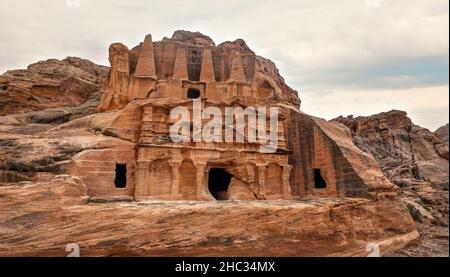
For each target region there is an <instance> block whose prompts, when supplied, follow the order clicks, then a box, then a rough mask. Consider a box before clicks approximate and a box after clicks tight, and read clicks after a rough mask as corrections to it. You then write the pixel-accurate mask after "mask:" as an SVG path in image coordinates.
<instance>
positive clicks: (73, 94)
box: [0, 57, 108, 117]
mask: <svg viewBox="0 0 450 277" xmlns="http://www.w3.org/2000/svg"><path fill="white" fill-rule="evenodd" d="M107 70H108V69H107V68H106V67H104V66H99V65H96V64H94V63H92V62H90V61H88V60H83V59H80V58H73V57H69V58H66V59H64V60H61V61H59V60H56V59H51V60H47V61H42V62H38V63H35V64H32V65H30V66H29V67H28V69H26V70H12V71H8V72H6V73H5V74H3V75H1V76H0V91H1V93H0V116H2V115H7V114H17V113H21V112H31V111H39V110H46V109H54V108H57V109H59V108H70V109H72V117H81V116H84V115H87V114H89V113H92V112H93V111H94V110H95V108H96V106H97V105H98V100H99V99H100V96H101V94H102V93H103V84H104V81H105V77H106V74H107Z"/></svg>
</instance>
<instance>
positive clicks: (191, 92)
mask: <svg viewBox="0 0 450 277" xmlns="http://www.w3.org/2000/svg"><path fill="white" fill-rule="evenodd" d="M187 98H188V99H197V98H200V90H198V89H196V88H189V89H188V91H187Z"/></svg>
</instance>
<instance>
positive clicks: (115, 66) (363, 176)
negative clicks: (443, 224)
mask: <svg viewBox="0 0 450 277" xmlns="http://www.w3.org/2000/svg"><path fill="white" fill-rule="evenodd" d="M109 61H110V63H111V67H110V69H109V73H108V74H107V77H105V76H106V74H105V68H103V67H98V66H95V65H93V64H92V63H89V62H87V61H83V60H80V59H76V58H68V59H66V60H63V61H61V62H59V61H56V60H49V61H47V62H42V63H37V64H35V65H32V66H30V68H29V70H28V71H24V72H23V73H21V74H23V75H20V74H19V75H17V73H14V72H16V71H11V72H8V73H6V74H5V75H3V76H1V77H0V80H6V81H3V83H7V84H8V85H7V89H6V91H8V94H5V96H2V97H6V98H4V99H9V98H11V99H13V100H14V99H16V100H14V101H12V102H11V103H15V104H14V105H15V106H14V107H17V109H16V108H12V106H9V105H10V104H5V105H3V106H0V112H2V113H1V114H2V115H4V116H0V123H1V124H0V146H1V148H0V226H1V227H0V255H5V256H18V255H26V256H38V255H46V256H61V255H64V254H65V252H64V247H65V245H66V244H67V243H72V242H76V243H78V244H79V245H80V246H81V253H82V255H85V256H134V255H145V256H156V255H170V256H186V255H195V256H212V255H214V256H216V255H218V256H224V255H232V256H266V255H273V256H291V255H293V256H366V255H368V253H367V252H366V247H367V244H368V243H378V244H379V245H380V247H381V251H382V253H383V254H388V253H391V252H392V251H394V250H397V249H400V248H402V247H404V246H405V245H406V244H407V243H409V242H410V241H412V240H414V239H416V238H417V236H418V233H417V231H416V227H415V225H414V221H413V219H412V217H411V216H410V213H408V208H407V206H406V205H404V204H403V203H402V202H401V201H400V200H399V199H398V198H397V192H396V187H395V186H394V185H393V184H392V182H391V181H389V179H388V178H387V177H386V176H385V175H384V174H383V172H382V171H381V168H382V169H384V171H385V172H388V171H387V170H386V168H388V167H389V166H391V167H392V165H391V163H393V164H394V167H395V168H392V174H391V175H392V176H396V175H395V174H396V172H402V171H401V170H402V169H401V168H402V165H401V162H402V161H403V160H397V156H396V155H394V156H393V161H391V160H388V162H390V163H383V161H381V160H380V159H379V158H378V157H377V156H376V155H374V154H373V153H372V152H371V151H369V150H372V148H370V147H368V146H367V147H366V148H363V147H361V145H363V144H362V143H361V142H359V141H358V140H355V136H354V134H355V130H354V128H353V125H352V124H350V125H348V126H349V127H350V129H349V128H347V127H346V126H344V125H342V124H339V123H336V122H327V121H325V120H323V119H319V118H315V117H312V116H310V115H307V114H304V113H302V112H301V111H300V109H299V108H300V100H299V97H298V95H297V92H296V91H294V90H292V89H291V88H289V87H288V86H287V85H286V84H285V82H284V80H283V78H282V77H281V76H280V74H279V72H278V70H277V68H276V67H275V65H274V64H273V63H272V62H271V61H269V60H267V59H265V58H262V57H259V56H256V54H255V53H254V52H253V51H252V50H251V49H250V48H249V47H248V46H247V45H246V43H245V42H244V41H243V40H240V39H239V40H236V41H234V42H225V43H222V44H220V45H218V46H216V45H215V43H214V42H213V41H212V40H211V39H210V38H209V37H207V36H205V35H202V34H200V33H191V32H187V31H177V32H175V33H174V34H173V36H172V38H170V39H169V38H164V39H163V40H162V41H159V42H153V41H152V38H151V36H147V37H146V38H145V40H144V42H143V43H141V44H140V45H139V46H136V47H134V48H132V49H131V50H129V48H128V47H127V46H125V45H123V44H121V43H115V44H112V45H111V47H110V49H109ZM45 72H47V73H45ZM42 74H43V75H42ZM55 74H56V75H55ZM65 74H68V75H70V77H69V79H70V80H72V79H74V78H75V79H76V80H77V82H80V83H81V84H83V85H82V86H70V85H69V84H72V83H71V82H69V84H66V82H68V81H67V80H68V79H67V77H68V76H67V75H65ZM20 76H22V77H23V76H26V80H27V81H26V82H25V81H24V79H23V78H25V77H23V78H22V77H20ZM30 76H31V77H30ZM45 76H46V77H45ZM15 78H18V81H15ZM21 78H22V79H21ZM46 78H48V79H49V80H47V79H46ZM44 79H45V80H44ZM53 79H55V80H53ZM43 80H44V81H43ZM51 80H53V81H51ZM102 80H103V81H104V84H102ZM38 83H44V84H47V86H50V85H48V84H51V86H52V87H53V90H52V93H53V94H51V97H56V96H57V95H58V96H59V98H58V99H59V100H58V101H54V102H51V103H50V102H48V101H47V102H46V101H44V100H42V99H40V98H39V99H38V100H39V101H34V102H30V103H29V102H27V101H21V99H24V97H25V96H27V95H42V94H43V92H42V91H40V90H37V91H36V89H35V90H34V91H33V87H34V86H36V84H38ZM14 84H21V85H20V86H19V85H14ZM17 87H22V90H19V89H18V88H17ZM38 87H39V85H38ZM55 88H56V89H55ZM14 91H16V92H17V95H14V93H13V92H14ZM34 92H36V94H33V93H34ZM101 92H103V94H102V95H101V100H100V102H98V100H99V96H100V93H101ZM57 93H59V94H57ZM76 95H82V96H83V97H79V98H77V97H75V96H76ZM33 97H34V96H33ZM73 98H75V100H76V101H75V100H74V101H72V102H70V101H68V100H67V99H73ZM0 99H3V98H0ZM192 99H198V100H199V101H197V102H195V101H192ZM7 102H8V101H6V100H5V101H4V103H7ZM0 103H1V102H0ZM8 103H9V102H8ZM94 103H99V105H98V107H97V109H96V113H93V109H92V105H93V104H94ZM195 103H198V104H199V105H201V107H202V108H207V107H213V108H214V107H215V108H216V110H220V111H222V110H224V109H225V108H226V107H233V108H236V107H239V108H243V109H245V108H248V107H252V106H254V107H261V106H267V107H277V108H278V109H279V112H280V114H279V118H278V119H279V122H278V123H279V125H278V129H277V130H276V131H277V132H275V135H276V136H277V138H278V144H277V145H276V146H275V147H274V149H272V150H275V151H273V152H264V151H261V148H260V146H261V143H260V142H258V141H256V142H255V141H249V140H248V132H250V131H251V130H252V129H251V128H249V129H248V130H249V131H248V132H247V133H246V134H245V135H244V139H245V140H244V141H242V142H240V141H238V142H234V141H233V142H227V141H225V142H223V141H220V142H217V141H212V142H208V141H200V142H198V141H187V142H186V141H182V142H175V141H173V140H171V138H170V136H169V132H168V130H169V127H171V126H173V124H174V121H173V119H172V118H171V117H170V113H171V110H172V109H173V108H175V107H185V108H187V109H188V110H192V109H193V105H194V104H195ZM11 105H12V104H11ZM87 107H88V108H87ZM20 111H21V112H22V113H19V114H18V113H17V112H20ZM12 112H13V113H12ZM263 116H264V117H262V116H261V120H260V122H259V123H258V124H260V125H261V124H263V122H264V121H267V119H268V117H267V115H265V114H264V115H263ZM248 117H249V116H247V119H246V120H244V123H245V124H247V125H249V120H248ZM400 117H401V116H400ZM264 119H266V120H264ZM347 120H348V121H350V119H347ZM341 121H343V120H341ZM188 123H190V122H188ZM399 124H400V126H403V125H401V124H407V121H404V120H400V123H398V124H397V123H395V124H394V125H395V126H397V125H399ZM362 126H365V125H364V124H362ZM369 126H372V125H371V124H369ZM233 128H234V127H233ZM401 128H403V127H401ZM401 128H400V129H401ZM188 129H189V130H190V129H191V125H189V128H188ZM255 129H256V127H255ZM363 129H364V128H363ZM220 130H221V131H222V129H220ZM234 130H235V129H233V131H234ZM411 130H412V127H411ZM411 130H409V131H411ZM195 131H196V130H195V128H194V126H193V127H192V136H194V134H195ZM409 131H408V132H409ZM399 133H401V135H400V138H402V139H403V137H404V136H403V132H400V131H399ZM413 133H414V134H415V135H416V136H418V137H427V140H426V143H425V142H422V141H421V142H420V143H417V145H414V146H411V147H410V150H411V149H416V148H417V149H420V150H421V151H422V152H420V155H421V157H427V158H428V157H432V158H433V159H435V160H438V159H440V160H442V159H444V158H445V145H441V141H440V140H439V139H438V138H436V140H429V138H428V133H427V132H426V131H425V130H422V129H419V128H416V129H415V131H414V132H413ZM352 134H353V137H352ZM183 135H184V134H183ZM187 136H188V137H189V138H190V136H191V133H190V132H189V135H187ZM352 138H353V140H352ZM375 138H377V136H376V135H375ZM433 139H434V135H433ZM362 140H363V141H364V139H362ZM353 141H355V142H356V145H355V144H354V143H353ZM405 143H406V142H405ZM405 143H403V142H402V143H400V145H401V146H404V144H405ZM380 145H381V144H380ZM384 147H385V146H383V145H381V146H379V147H375V148H374V150H373V151H375V153H378V151H381V152H383V151H384V152H386V151H387V150H386V149H385V148H384ZM431 150H433V151H434V152H433V151H431ZM384 152H383V153H384ZM389 154H390V152H386V155H389ZM416 155H417V153H415V152H414V155H413V154H411V155H410V158H411V159H406V158H405V159H404V160H405V161H407V163H406V164H407V165H408V166H409V165H411V174H412V175H411V176H412V177H411V178H413V177H417V176H416V175H414V174H421V175H420V176H421V178H423V181H424V182H425V181H427V182H430V183H432V184H434V185H437V186H440V185H441V183H440V182H439V180H440V179H439V180H437V179H436V178H441V177H442V176H440V175H439V176H436V175H435V176H432V175H431V174H430V173H429V167H427V166H429V165H428V164H427V161H428V160H426V159H421V160H420V159H418V158H417V157H416ZM406 156H407V157H409V156H408V155H406ZM443 157H444V158H443ZM386 159H388V157H386ZM447 159H448V145H447ZM377 160H378V161H379V162H380V163H381V168H380V165H379V164H378V163H377ZM440 160H439V161H440ZM418 161H422V162H421V163H419V165H417V163H418ZM433 162H434V160H433ZM441 166H444V165H443V164H441ZM408 168H409V167H408ZM447 169H448V167H447ZM405 174H407V173H405ZM386 175H387V176H388V177H389V178H390V177H391V175H389V174H386ZM447 175H448V173H447ZM405 176H409V175H405ZM405 178H406V177H405ZM433 178H434V179H433ZM391 179H392V180H394V181H396V182H397V179H396V178H391ZM224 180H227V181H224ZM397 183H398V182H397ZM225 200H230V201H225ZM415 208H417V207H415ZM417 210H418V211H419V212H423V211H422V210H420V209H417ZM92 215H95V216H92ZM49 230H50V231H49Z"/></svg>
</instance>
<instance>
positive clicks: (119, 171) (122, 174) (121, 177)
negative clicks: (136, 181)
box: [114, 164, 127, 189]
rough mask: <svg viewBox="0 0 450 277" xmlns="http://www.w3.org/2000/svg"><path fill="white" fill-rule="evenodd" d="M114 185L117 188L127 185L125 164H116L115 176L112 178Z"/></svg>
mask: <svg viewBox="0 0 450 277" xmlns="http://www.w3.org/2000/svg"><path fill="white" fill-rule="evenodd" d="M114 185H115V186H116V188H118V189H123V188H126V187H127V165H126V164H116V178H115V179H114Z"/></svg>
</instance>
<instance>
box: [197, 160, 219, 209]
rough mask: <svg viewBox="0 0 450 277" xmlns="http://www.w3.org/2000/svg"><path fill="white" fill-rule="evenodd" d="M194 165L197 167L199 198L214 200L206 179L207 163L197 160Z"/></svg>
mask: <svg viewBox="0 0 450 277" xmlns="http://www.w3.org/2000/svg"><path fill="white" fill-rule="evenodd" d="M194 165H195V167H196V168H197V175H196V177H197V178H196V180H197V200H214V197H212V195H211V194H210V193H209V192H208V185H207V183H206V180H205V175H206V163H203V162H196V163H194Z"/></svg>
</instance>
